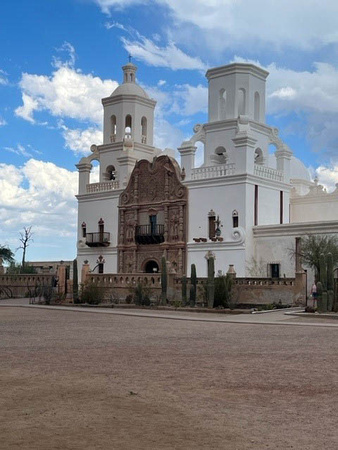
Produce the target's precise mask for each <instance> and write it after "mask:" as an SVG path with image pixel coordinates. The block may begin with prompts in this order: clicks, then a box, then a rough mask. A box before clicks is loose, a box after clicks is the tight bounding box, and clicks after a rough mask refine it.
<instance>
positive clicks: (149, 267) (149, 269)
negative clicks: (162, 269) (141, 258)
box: [144, 260, 159, 273]
mask: <svg viewBox="0 0 338 450" xmlns="http://www.w3.org/2000/svg"><path fill="white" fill-rule="evenodd" d="M144 270H145V272H146V273H156V272H159V267H158V264H157V262H156V261H154V260H150V261H148V262H147V264H146V265H145V267H144Z"/></svg>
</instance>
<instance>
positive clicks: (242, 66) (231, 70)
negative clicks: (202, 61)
mask: <svg viewBox="0 0 338 450" xmlns="http://www.w3.org/2000/svg"><path fill="white" fill-rule="evenodd" d="M236 73H242V74H243V73H246V74H250V75H254V76H256V77H257V78H260V79H261V80H263V81H265V80H266V78H267V77H268V75H269V72H267V71H266V70H264V69H261V68H260V67H257V66H255V65H253V64H246V63H233V64H228V65H226V66H221V67H215V68H213V69H209V70H208V71H207V73H206V74H205V76H206V77H207V79H208V80H211V79H213V78H219V77H223V76H224V75H232V74H236Z"/></svg>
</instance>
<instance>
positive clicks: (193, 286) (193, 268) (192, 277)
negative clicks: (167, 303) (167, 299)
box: [190, 264, 197, 306]
mask: <svg viewBox="0 0 338 450" xmlns="http://www.w3.org/2000/svg"><path fill="white" fill-rule="evenodd" d="M190 281H191V287H190V306H195V305H196V292H197V278H196V266H195V264H191V275H190Z"/></svg>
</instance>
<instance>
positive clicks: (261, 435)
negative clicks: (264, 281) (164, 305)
mask: <svg viewBox="0 0 338 450" xmlns="http://www.w3.org/2000/svg"><path fill="white" fill-rule="evenodd" d="M337 348H338V327H332V328H328V327H327V328H326V327H316V326H313V327H309V326H297V325H294V326H291V325H289V326H281V325H271V324H264V323H262V324H259V325H257V324H249V323H206V322H192V321H177V320H161V319H156V318H145V317H132V316H130V317H128V316H117V315H112V314H111V315H109V314H95V313H92V312H90V313H81V312H80V313H79V312H72V311H61V310H60V311H56V310H47V309H28V308H11V307H1V308H0V360H1V367H0V448H1V449H3V450H5V449H25V450H26V449H34V450H42V449H43V450H46V449H48V450H53V449H60V450H65V449H72V450H73V449H81V450H82V449H90V450H92V449H128V450H134V449H135V450H136V449H137V450H142V449H147V450H151V449H159V450H162V449H229V450H245V449H259V450H262V449H282V450H284V449H297V450H298V449H299V450H310V449H311V450H312V449H313V450H320V449H326V450H330V449H335V450H336V449H337V448H338V425H337V417H338V372H337V368H338V360H337V359H338V358H337Z"/></svg>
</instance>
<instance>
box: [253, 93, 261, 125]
mask: <svg viewBox="0 0 338 450" xmlns="http://www.w3.org/2000/svg"><path fill="white" fill-rule="evenodd" d="M260 107H261V105H260V98H259V93H258V92H255V99H254V120H256V122H259V121H260Z"/></svg>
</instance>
